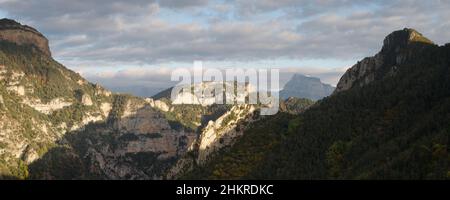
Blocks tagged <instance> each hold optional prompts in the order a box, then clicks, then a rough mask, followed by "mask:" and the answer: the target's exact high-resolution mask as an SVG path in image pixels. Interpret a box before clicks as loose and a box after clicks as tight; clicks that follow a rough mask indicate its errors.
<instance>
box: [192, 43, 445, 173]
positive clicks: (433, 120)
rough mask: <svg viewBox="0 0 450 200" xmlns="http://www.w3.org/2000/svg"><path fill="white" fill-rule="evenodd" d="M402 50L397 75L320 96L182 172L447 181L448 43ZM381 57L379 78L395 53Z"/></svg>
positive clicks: (272, 120) (388, 67)
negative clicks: (404, 59) (307, 106)
mask: <svg viewBox="0 0 450 200" xmlns="http://www.w3.org/2000/svg"><path fill="white" fill-rule="evenodd" d="M402 53H403V54H404V55H408V57H407V58H408V60H407V62H404V63H403V64H401V65H397V70H398V71H397V72H396V73H395V75H393V76H384V77H383V78H380V79H378V80H376V81H374V82H372V83H371V84H368V85H366V86H363V87H354V88H352V89H350V90H347V91H343V92H340V93H338V94H335V95H333V96H331V97H328V98H325V99H324V100H321V101H319V102H317V103H316V105H314V106H312V107H310V109H308V110H306V111H305V112H303V113H302V114H299V115H297V116H296V117H293V119H291V120H290V122H289V123H286V122H285V121H287V120H289V118H288V119H284V120H282V121H283V122H284V123H283V122H280V114H279V115H276V116H273V117H269V118H270V120H266V121H261V122H259V123H258V124H259V127H253V128H250V129H249V130H247V131H246V133H245V134H244V136H243V137H242V138H241V139H240V140H239V141H238V142H237V143H236V145H235V146H233V147H230V148H227V149H225V150H223V152H220V155H221V156H216V157H214V158H213V159H211V160H210V161H209V162H208V163H207V164H206V165H205V166H204V167H200V168H198V169H195V170H194V171H193V172H192V173H190V174H187V175H186V177H185V178H195V179H196V178H213V179H216V178H219V179H242V178H244V179H247V178H251V179H449V178H450V177H449V172H450V166H449V164H450V156H449V152H448V151H449V131H450V126H449V123H448V122H449V121H450V67H449V66H450V45H447V46H445V47H437V46H434V45H427V44H418V43H417V44H416V43H415V44H411V45H410V46H408V49H406V50H403V51H402ZM385 59H386V60H385V63H384V65H383V66H382V67H381V68H380V71H379V72H377V73H380V74H377V75H378V76H379V75H381V74H383V73H384V74H385V73H386V72H387V71H388V70H389V69H390V67H392V66H393V65H394V64H395V62H396V55H385ZM274 132H276V134H275V133H274ZM257 133H258V134H257ZM256 141H259V142H256ZM273 143H275V144H274V145H270V144H273ZM246 144H248V145H246ZM262 147H264V148H262ZM255 149H257V150H255ZM259 152H263V153H261V154H260V153H259Z"/></svg>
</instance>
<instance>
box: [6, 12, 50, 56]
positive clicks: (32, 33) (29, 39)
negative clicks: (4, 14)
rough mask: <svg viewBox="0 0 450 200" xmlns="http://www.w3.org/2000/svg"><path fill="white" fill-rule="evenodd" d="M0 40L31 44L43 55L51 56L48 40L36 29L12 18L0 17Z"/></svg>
mask: <svg viewBox="0 0 450 200" xmlns="http://www.w3.org/2000/svg"><path fill="white" fill-rule="evenodd" d="M0 40H5V41H8V42H13V43H16V44H18V45H33V46H35V47H36V48H37V49H39V50H40V51H42V52H43V53H44V54H45V55H47V56H51V53H50V48H49V46H48V40H47V38H45V37H44V35H42V34H41V33H40V32H38V31H37V30H36V29H34V28H31V27H29V26H26V25H22V24H20V23H18V22H16V21H14V20H10V19H0Z"/></svg>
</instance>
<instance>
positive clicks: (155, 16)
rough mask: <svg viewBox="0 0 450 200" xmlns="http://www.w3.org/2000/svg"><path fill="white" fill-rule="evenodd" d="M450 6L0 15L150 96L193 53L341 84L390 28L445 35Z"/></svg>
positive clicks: (316, 5) (234, 2) (278, 0)
mask: <svg viewBox="0 0 450 200" xmlns="http://www.w3.org/2000/svg"><path fill="white" fill-rule="evenodd" d="M449 10H450V1H441V0H429V1H423V0H401V1H397V0H378V1H369V0H354V1H350V0H317V1H306V0H190V1H182V0H128V1H119V0H96V1H92V0H79V1H73V0H0V17H7V18H12V19H15V20H17V21H19V22H20V23H22V24H27V25H30V26H33V27H35V28H36V29H38V30H39V31H40V32H42V33H43V34H44V35H45V36H46V37H47V38H48V39H49V41H50V48H51V51H52V55H53V57H54V58H55V59H56V60H58V61H59V62H61V63H63V64H64V65H65V66H67V67H68V68H70V69H72V70H74V71H77V72H79V73H80V74H82V75H83V76H85V77H87V78H88V79H89V80H91V81H94V82H99V83H101V84H104V85H106V86H107V87H109V88H110V89H113V90H119V91H127V90H130V89H131V90H132V89H134V90H140V94H141V93H142V94H145V93H149V95H150V93H154V92H155V91H157V90H160V89H164V88H166V87H167V86H168V84H169V83H168V82H167V81H168V80H169V75H170V71H171V69H173V68H176V67H191V66H192V63H193V61H194V60H202V61H204V66H206V67H218V68H228V67H241V68H250V67H251V68H269V67H276V68H281V69H282V71H283V72H286V73H303V74H306V75H312V76H317V77H319V78H321V79H322V81H323V82H325V83H329V84H332V85H335V84H336V83H337V81H338V80H339V77H340V76H341V75H342V74H343V73H344V72H345V70H346V69H347V68H349V67H351V66H352V65H353V64H355V63H356V62H357V61H358V60H361V59H363V58H364V57H367V56H372V55H374V54H375V53H377V52H378V51H379V50H380V48H381V45H382V41H383V39H384V37H385V36H386V35H388V34H389V33H391V32H393V31H394V30H399V29H403V28H405V27H409V28H414V29H416V30H418V31H419V32H421V33H423V34H424V35H425V36H427V37H428V38H430V39H431V40H433V41H434V42H435V43H437V44H440V45H442V44H445V43H446V42H448V40H447V39H448V38H450V32H449V31H448V30H450V20H448V19H450V12H449ZM134 93H136V92H135V91H134ZM141 96H142V95H141Z"/></svg>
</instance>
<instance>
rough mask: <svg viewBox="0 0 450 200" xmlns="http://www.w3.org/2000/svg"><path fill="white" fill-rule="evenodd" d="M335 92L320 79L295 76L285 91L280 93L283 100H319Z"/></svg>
mask: <svg viewBox="0 0 450 200" xmlns="http://www.w3.org/2000/svg"><path fill="white" fill-rule="evenodd" d="M333 90H334V87H332V86H331V85H328V84H324V83H322V82H321V81H320V79H319V78H316V77H312V76H307V75H303V74H294V76H292V78H291V79H290V80H289V81H288V82H287V83H286V85H285V86H284V88H283V90H281V91H280V97H281V98H283V99H287V98H289V97H298V98H306V99H311V100H319V99H322V98H323V97H326V96H328V95H330V94H331V93H332V92H333Z"/></svg>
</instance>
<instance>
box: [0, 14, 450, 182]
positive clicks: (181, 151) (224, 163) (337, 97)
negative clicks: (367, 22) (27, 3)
mask: <svg viewBox="0 0 450 200" xmlns="http://www.w3.org/2000/svg"><path fill="white" fill-rule="evenodd" d="M47 44H48V41H47V39H46V38H45V37H44V36H43V35H42V34H41V33H39V32H38V31H37V30H35V29H34V28H31V27H28V26H25V25H21V24H19V23H17V22H15V21H12V20H7V19H3V20H0V82H1V85H0V113H1V115H0V118H1V120H0V178H7V179H27V178H28V179H177V178H181V179H183V178H185V179H247V178H251V179H448V178H449V175H450V167H449V161H450V156H449V154H448V145H449V144H448V142H449V134H448V126H447V124H448V121H449V120H450V115H449V113H450V104H449V99H450V68H449V66H450V46H449V45H448V44H447V45H445V46H437V45H435V44H434V43H433V42H431V41H430V40H429V39H427V38H426V37H424V36H423V35H422V34H420V33H419V32H417V31H416V30H413V29H403V30H399V31H395V32H393V33H391V34H389V35H388V36H387V37H386V38H385V40H384V42H383V47H382V48H381V50H380V52H379V53H377V54H376V55H375V56H373V57H368V58H365V59H363V60H362V61H360V62H358V63H357V64H355V65H354V66H353V67H351V68H350V69H348V70H347V72H346V73H345V74H344V75H343V76H342V78H341V80H340V81H339V83H338V84H337V89H336V90H335V91H334V93H333V94H332V95H331V96H328V97H325V98H324V99H321V100H319V99H320V96H327V95H328V94H329V93H330V92H331V90H332V89H331V87H330V86H328V85H324V84H322V83H320V81H319V80H317V79H311V78H308V77H305V76H296V77H294V79H292V81H291V82H290V83H291V84H288V85H289V87H287V88H286V91H288V92H302V93H301V94H302V96H303V94H305V93H306V94H308V93H309V94H308V95H309V96H310V98H316V99H315V100H318V101H317V102H313V101H311V100H308V99H299V98H288V99H287V100H286V101H281V102H280V112H279V113H278V114H276V115H274V116H260V115H259V112H260V108H261V105H250V104H242V105H239V104H231V105H216V104H212V105H207V106H201V105H174V104H173V102H172V101H171V100H170V99H169V98H168V96H167V95H164V94H165V93H163V94H160V95H158V97H157V98H156V97H155V98H146V99H144V98H139V97H135V96H131V95H122V94H116V93H112V92H111V91H108V90H107V89H105V88H103V87H102V86H100V85H98V84H92V83H90V82H88V81H87V80H85V79H84V78H83V77H81V76H80V75H79V74H77V73H75V72H73V71H71V70H69V69H67V68H66V67H64V66H63V65H61V64H59V63H58V62H57V61H55V60H54V59H53V58H52V57H51V55H52V54H51V52H50V51H49V48H48V45H47ZM304 81H306V82H304ZM304 83H306V84H304ZM309 83H311V84H309ZM301 86H307V87H306V88H301ZM296 88H297V90H296ZM308 88H309V89H308ZM310 89H312V91H311V90H310ZM317 91H319V92H317ZM288 96H289V95H288Z"/></svg>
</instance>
